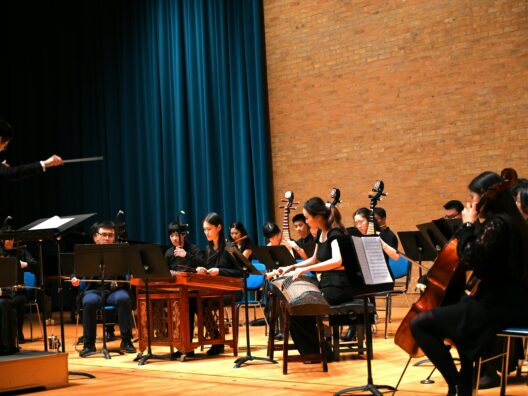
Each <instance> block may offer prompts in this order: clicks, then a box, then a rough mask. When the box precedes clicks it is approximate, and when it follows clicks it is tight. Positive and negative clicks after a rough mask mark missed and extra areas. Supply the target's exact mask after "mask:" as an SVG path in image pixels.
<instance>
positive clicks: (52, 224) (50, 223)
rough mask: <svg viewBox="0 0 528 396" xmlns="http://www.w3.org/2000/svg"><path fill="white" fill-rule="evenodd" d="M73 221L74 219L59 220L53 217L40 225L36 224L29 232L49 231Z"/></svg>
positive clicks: (64, 218) (57, 217)
mask: <svg viewBox="0 0 528 396" xmlns="http://www.w3.org/2000/svg"><path fill="white" fill-rule="evenodd" d="M73 219H74V217H63V218H60V217H59V216H53V217H50V218H49V219H47V220H45V221H43V222H42V223H40V224H37V225H36V226H34V227H31V228H30V229H29V230H30V231H34V230H49V229H54V228H59V227H60V226H62V225H63V224H66V223H68V222H70V221H72V220H73Z"/></svg>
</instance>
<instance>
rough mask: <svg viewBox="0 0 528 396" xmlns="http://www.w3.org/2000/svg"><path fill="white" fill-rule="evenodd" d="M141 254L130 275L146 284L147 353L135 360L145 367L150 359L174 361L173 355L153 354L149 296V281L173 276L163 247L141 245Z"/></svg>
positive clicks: (132, 264)
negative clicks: (162, 249) (162, 250)
mask: <svg viewBox="0 0 528 396" xmlns="http://www.w3.org/2000/svg"><path fill="white" fill-rule="evenodd" d="M138 249H139V254H140V256H141V261H140V262H138V261H134V262H133V263H131V265H130V273H131V274H132V275H134V277H135V278H140V279H143V281H144V282H145V302H146V309H145V311H146V316H147V353H143V351H141V352H139V353H138V355H137V356H136V357H135V358H134V362H137V361H139V363H138V366H143V365H144V364H146V363H147V360H149V359H161V360H167V359H168V360H174V359H173V357H172V354H168V355H156V354H154V353H152V322H151V312H150V295H149V279H150V278H152V279H162V280H167V279H170V277H171V274H170V271H169V268H168V267H167V263H166V262H165V258H164V257H163V253H162V252H161V247H160V246H159V245H139V246H138Z"/></svg>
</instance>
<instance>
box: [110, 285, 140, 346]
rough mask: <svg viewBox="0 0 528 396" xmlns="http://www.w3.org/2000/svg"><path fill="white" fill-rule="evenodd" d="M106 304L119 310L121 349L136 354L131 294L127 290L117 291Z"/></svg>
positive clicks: (112, 293) (111, 294)
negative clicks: (133, 337)
mask: <svg viewBox="0 0 528 396" xmlns="http://www.w3.org/2000/svg"><path fill="white" fill-rule="evenodd" d="M106 303H107V304H109V305H113V306H115V307H116V308H117V320H118V322H119V330H120V331H121V349H123V350H124V351H125V352H127V353H135V352H136V348H134V345H133V344H132V302H131V300H130V294H128V292H127V291H126V290H125V289H117V290H114V291H113V292H111V293H110V294H109V295H108V297H107V299H106Z"/></svg>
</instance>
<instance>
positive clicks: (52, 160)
mask: <svg viewBox="0 0 528 396" xmlns="http://www.w3.org/2000/svg"><path fill="white" fill-rule="evenodd" d="M62 164H64V161H63V160H62V158H61V157H59V156H58V155H55V154H53V155H52V156H51V157H49V158H48V159H47V160H45V161H44V166H45V167H46V169H48V168H53V167H54V166H59V165H62Z"/></svg>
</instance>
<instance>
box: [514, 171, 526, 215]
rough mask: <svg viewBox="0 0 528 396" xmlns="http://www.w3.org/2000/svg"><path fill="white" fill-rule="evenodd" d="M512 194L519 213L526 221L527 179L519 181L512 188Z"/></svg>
mask: <svg viewBox="0 0 528 396" xmlns="http://www.w3.org/2000/svg"><path fill="white" fill-rule="evenodd" d="M512 194H513V198H515V204H516V205H517V208H518V209H519V212H521V215H522V217H523V218H524V220H526V221H528V179H519V180H518V181H517V184H516V185H515V186H514V187H513V188H512Z"/></svg>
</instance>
